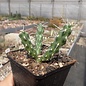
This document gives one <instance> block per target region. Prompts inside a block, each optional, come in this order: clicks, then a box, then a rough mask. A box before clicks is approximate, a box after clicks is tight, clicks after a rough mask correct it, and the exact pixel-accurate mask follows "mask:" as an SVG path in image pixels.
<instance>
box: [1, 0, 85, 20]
mask: <svg viewBox="0 0 86 86" xmlns="http://www.w3.org/2000/svg"><path fill="white" fill-rule="evenodd" d="M85 10H86V0H0V14H1V15H2V14H10V13H11V12H12V13H16V12H18V13H20V14H21V15H23V16H36V17H48V18H52V17H63V18H70V19H78V20H79V19H86V16H85V15H86V12H85Z"/></svg>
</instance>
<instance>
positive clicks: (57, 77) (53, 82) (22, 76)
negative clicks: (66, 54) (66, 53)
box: [8, 57, 75, 86]
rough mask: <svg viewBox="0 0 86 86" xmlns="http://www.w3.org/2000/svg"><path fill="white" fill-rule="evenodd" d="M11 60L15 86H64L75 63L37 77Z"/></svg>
mask: <svg viewBox="0 0 86 86" xmlns="http://www.w3.org/2000/svg"><path fill="white" fill-rule="evenodd" d="M8 58H9V59H10V63H11V67H12V72H13V76H14V82H15V86H63V84H64V82H65V79H66V77H67V74H68V72H69V70H70V68H71V66H72V65H73V64H74V63H75V62H71V63H70V64H69V65H67V66H64V67H62V68H59V69H56V70H54V71H51V72H49V73H47V74H45V75H43V76H35V75H33V74H32V73H31V72H29V71H28V70H27V69H26V68H24V67H23V66H21V65H20V64H18V63H17V62H16V61H14V60H13V59H12V58H10V57H8Z"/></svg>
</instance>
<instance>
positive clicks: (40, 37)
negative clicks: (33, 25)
mask: <svg viewBox="0 0 86 86" xmlns="http://www.w3.org/2000/svg"><path fill="white" fill-rule="evenodd" d="M43 33H44V28H43V27H42V24H39V25H38V27H37V32H36V40H35V45H36V46H35V49H36V52H37V55H39V54H40V52H41V47H42V41H43Z"/></svg>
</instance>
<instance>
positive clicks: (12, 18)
mask: <svg viewBox="0 0 86 86" xmlns="http://www.w3.org/2000/svg"><path fill="white" fill-rule="evenodd" d="M8 19H10V20H18V19H21V14H20V13H17V12H16V14H13V13H10V15H9V16H8Z"/></svg>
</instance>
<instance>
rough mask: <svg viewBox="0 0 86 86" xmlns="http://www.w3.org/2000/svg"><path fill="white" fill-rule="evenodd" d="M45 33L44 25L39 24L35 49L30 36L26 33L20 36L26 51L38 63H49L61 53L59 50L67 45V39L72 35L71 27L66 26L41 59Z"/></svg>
mask: <svg viewBox="0 0 86 86" xmlns="http://www.w3.org/2000/svg"><path fill="white" fill-rule="evenodd" d="M43 32H44V29H43V27H42V24H39V25H38V28H37V32H36V42H35V43H36V44H35V48H34V47H33V45H32V43H31V41H30V38H29V35H28V34H27V33H26V32H22V33H20V35H19V36H20V38H21V40H22V43H23V44H24V46H25V49H26V50H27V51H28V53H29V54H30V55H31V56H32V57H34V58H35V59H36V61H37V62H42V61H49V60H50V59H51V57H52V56H53V55H54V54H55V53H57V52H59V49H60V48H61V47H62V46H63V45H64V44H65V43H66V40H67V37H68V36H69V35H70V34H71V25H64V27H63V29H62V30H60V31H59V32H58V35H57V36H56V38H55V40H54V42H53V43H52V44H51V45H50V47H49V48H48V50H47V51H46V52H45V53H44V54H43V55H42V56H41V57H39V55H40V54H41V47H42V41H43Z"/></svg>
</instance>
